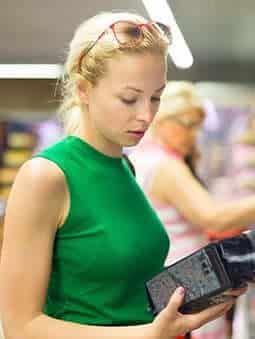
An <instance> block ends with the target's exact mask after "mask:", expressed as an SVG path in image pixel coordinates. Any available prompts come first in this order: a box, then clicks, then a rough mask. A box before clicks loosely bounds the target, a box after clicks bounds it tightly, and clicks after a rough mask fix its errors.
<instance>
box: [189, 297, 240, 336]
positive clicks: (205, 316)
mask: <svg viewBox="0 0 255 339" xmlns="http://www.w3.org/2000/svg"><path fill="white" fill-rule="evenodd" d="M233 303H234V300H231V301H228V302H224V303H222V304H219V305H216V306H211V307H209V308H207V309H205V310H203V311H201V312H199V313H196V314H190V315H187V321H188V323H189V328H190V329H191V330H193V329H196V328H198V327H200V326H202V325H204V324H205V323H207V322H209V321H212V320H214V319H216V318H218V317H220V316H222V315H223V314H224V313H226V312H227V311H228V310H229V309H230V308H231V307H232V306H233Z"/></svg>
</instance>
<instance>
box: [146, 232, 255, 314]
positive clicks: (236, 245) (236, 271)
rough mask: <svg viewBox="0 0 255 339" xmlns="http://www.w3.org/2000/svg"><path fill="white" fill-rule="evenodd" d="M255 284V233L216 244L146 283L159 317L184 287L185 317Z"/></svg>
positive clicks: (192, 255)
mask: <svg viewBox="0 0 255 339" xmlns="http://www.w3.org/2000/svg"><path fill="white" fill-rule="evenodd" d="M254 280H255V231H248V232H244V233H242V234H241V235H239V236H236V237H233V238H229V239H225V240H220V241H216V242H213V243H210V244H209V245H207V246H205V247H203V248H201V249H200V250H198V251H196V252H194V253H192V254H191V255H189V256H187V257H185V258H182V259H181V260H179V261H177V262H175V263H174V264H172V265H170V266H168V267H166V268H165V269H164V270H163V271H162V272H161V273H159V274H158V275H156V276H155V277H153V278H152V279H151V280H149V281H148V282H147V283H146V289H147V293H148V297H149V302H150V306H151V310H152V312H153V313H154V314H158V313H159V312H160V311H161V310H162V309H163V308H165V307H166V305H167V304H168V302H169V298H170V296H171V295H172V293H173V292H174V290H175V289H176V288H177V287H179V286H183V287H184V288H185V290H186V294H185V300H184V303H183V305H182V306H181V308H180V312H182V313H195V312H198V311H201V310H203V309H205V308H207V307H209V306H211V305H214V304H218V303H220V302H222V301H224V300H225V299H226V298H227V296H225V295H224V292H226V291H227V290H229V289H233V288H239V287H241V286H243V285H246V283H247V282H251V281H254Z"/></svg>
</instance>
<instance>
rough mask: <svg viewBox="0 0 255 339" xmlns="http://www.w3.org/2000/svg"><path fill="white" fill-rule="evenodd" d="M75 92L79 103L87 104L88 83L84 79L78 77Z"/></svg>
mask: <svg viewBox="0 0 255 339" xmlns="http://www.w3.org/2000/svg"><path fill="white" fill-rule="evenodd" d="M76 93H77V96H78V98H79V100H80V102H81V103H83V104H85V105H88V104H89V83H88V82H87V81H85V80H84V79H78V80H77V83H76Z"/></svg>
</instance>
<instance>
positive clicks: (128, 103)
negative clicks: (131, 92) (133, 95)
mask: <svg viewBox="0 0 255 339" xmlns="http://www.w3.org/2000/svg"><path fill="white" fill-rule="evenodd" d="M121 101H122V102H124V104H126V105H132V104H135V103H136V99H130V100H128V99H124V98H122V99H121Z"/></svg>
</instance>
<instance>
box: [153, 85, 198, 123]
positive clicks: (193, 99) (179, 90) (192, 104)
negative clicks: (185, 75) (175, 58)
mask: <svg viewBox="0 0 255 339" xmlns="http://www.w3.org/2000/svg"><path fill="white" fill-rule="evenodd" d="M194 109H195V110H198V111H199V112H200V113H201V115H202V117H204V116H205V110H204V104H203V101H202V98H201V97H200V96H199V95H198V94H197V90H196V87H195V86H194V85H193V84H192V83H191V82H188V81H169V82H168V83H167V86H166V87H165V89H164V91H163V93H162V96H161V100H160V105H159V110H158V112H157V114H156V116H155V121H159V120H162V119H165V118H171V117H172V116H177V115H181V114H189V112H191V111H192V110H194Z"/></svg>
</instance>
